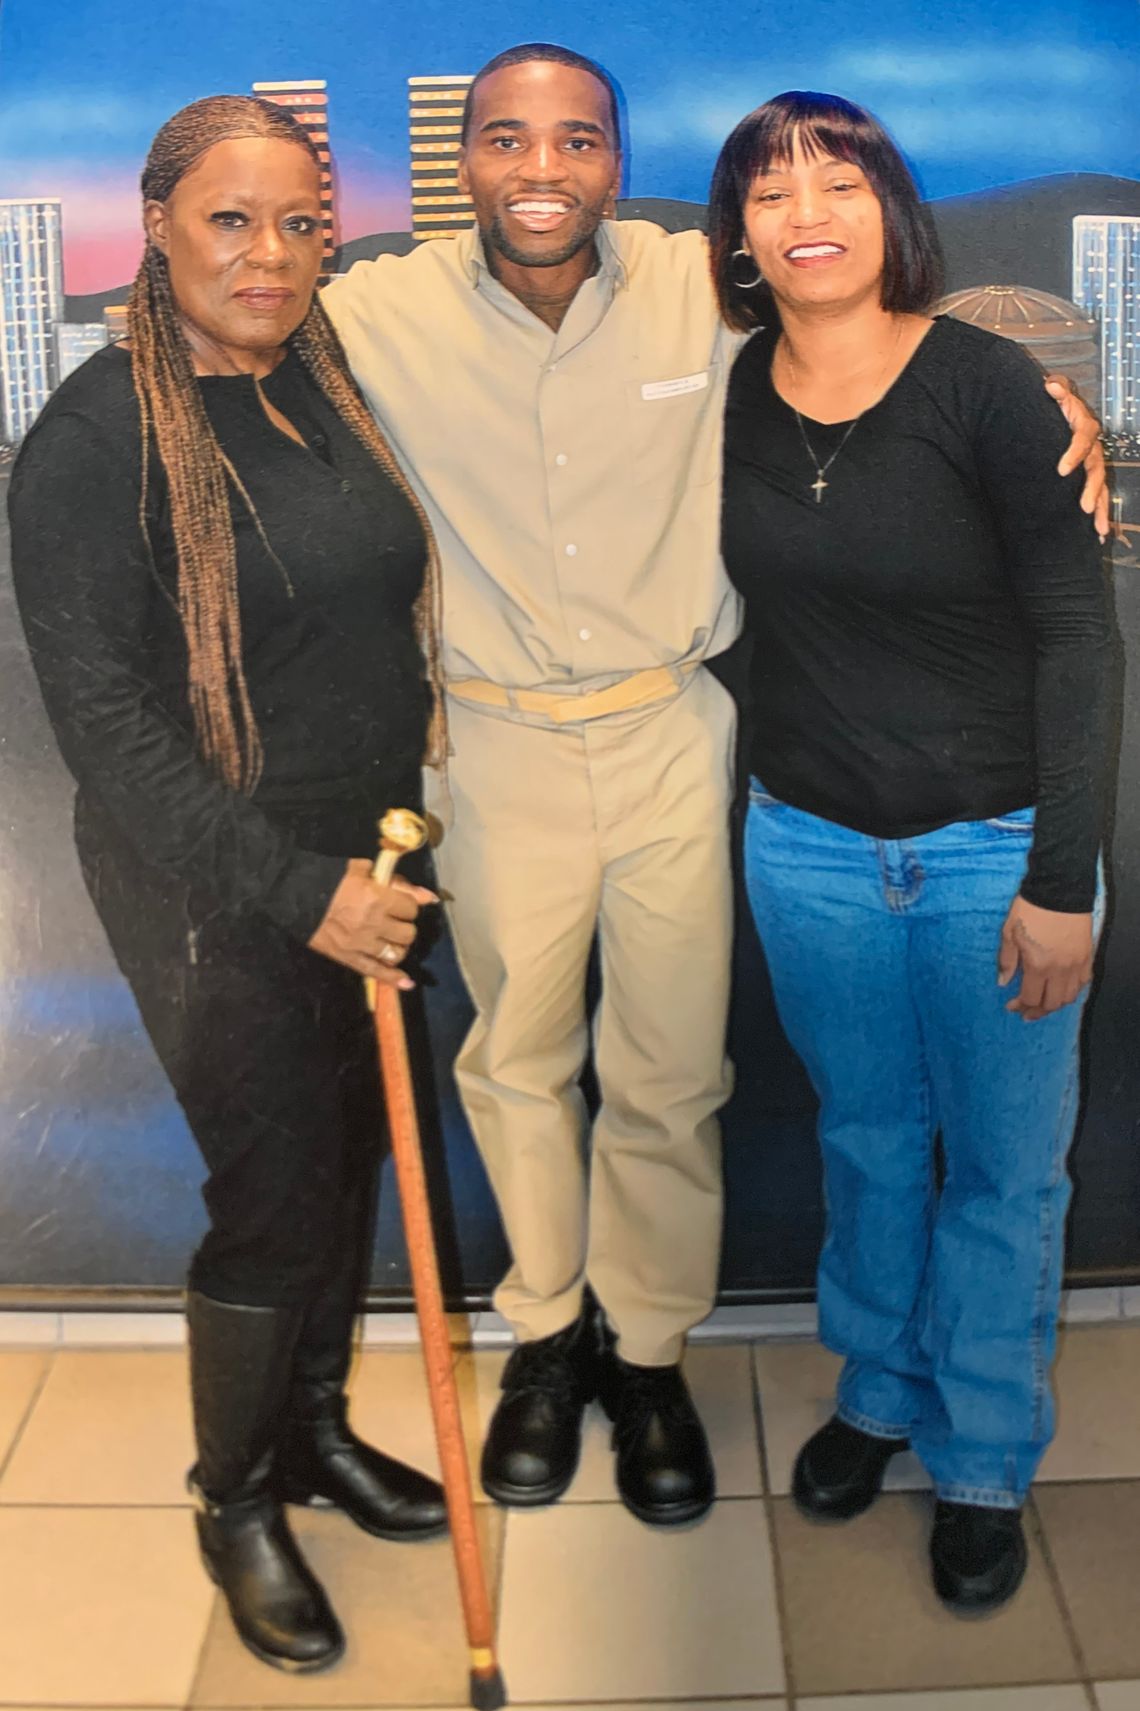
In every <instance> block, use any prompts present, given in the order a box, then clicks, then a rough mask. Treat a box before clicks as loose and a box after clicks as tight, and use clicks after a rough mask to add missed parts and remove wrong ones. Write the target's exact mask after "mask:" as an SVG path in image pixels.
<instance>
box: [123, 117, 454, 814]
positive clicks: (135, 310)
mask: <svg viewBox="0 0 1140 1711" xmlns="http://www.w3.org/2000/svg"><path fill="white" fill-rule="evenodd" d="M238 137H259V138H269V139H277V140H279V141H283V142H289V143H293V144H295V145H297V146H299V147H301V148H303V149H304V150H305V151H306V152H307V153H308V155H309V156H310V158H311V159H312V160H313V161H314V163H316V162H317V160H318V156H317V152H316V149H315V148H314V146H313V144H312V142H311V141H310V139H309V137H308V135H307V134H306V132H305V130H304V128H303V127H302V126H301V125H299V124H298V123H297V121H296V120H295V119H294V118H293V117H292V115H291V114H290V113H289V112H287V111H286V109H285V108H283V107H278V106H276V105H275V104H274V103H273V102H271V101H263V100H260V99H258V98H257V97H256V96H245V95H216V96H208V97H207V98H206V99H205V100H202V101H195V102H192V103H191V104H190V106H188V107H183V108H182V109H181V110H180V111H179V112H177V113H175V114H174V116H173V117H172V118H170V119H168V120H167V122H166V124H165V125H163V126H162V128H161V129H160V130H159V132H158V134H157V136H156V137H155V139H154V142H153V143H152V144H151V148H150V152H149V154H148V156H147V160H146V165H145V167H144V169H143V175H142V194H143V200H144V202H151V201H154V202H164V201H166V199H167V198H168V197H169V196H170V195H171V194H172V192H173V191H174V189H175V187H176V185H177V184H178V182H179V181H180V179H182V178H183V177H184V176H185V174H186V173H187V172H188V171H189V170H190V168H191V167H192V166H193V165H194V164H195V163H196V162H197V161H198V160H200V159H201V157H202V156H203V155H204V154H205V153H206V151H207V150H208V149H210V148H212V147H213V146H214V144H215V143H220V142H225V141H229V140H230V139H232V138H238ZM127 327H128V336H129V339H130V347H131V372H132V378H133V381H134V388H135V394H136V396H137V398H138V405H139V418H140V424H141V429H142V487H141V492H140V497H139V524H140V527H141V529H142V532H143V536H144V538H145V539H146V540H147V542H148V545H149V531H148V528H147V517H146V509H147V494H148V486H149V464H150V454H151V440H152V437H153V441H154V445H155V447H156V449H157V453H158V457H159V460H160V462H161V463H162V466H163V469H164V470H165V473H166V478H167V481H168V483H169V493H170V518H171V528H172V531H173V535H174V547H175V555H176V558H177V563H178V596H177V604H178V611H179V616H180V618H181V621H182V628H183V633H184V635H185V638H186V651H187V672H188V685H189V698H190V708H191V713H192V716H193V721H194V731H195V736H196V739H197V742H198V747H199V749H200V751H201V753H202V755H203V757H204V758H205V759H206V760H207V761H209V762H210V763H211V764H212V765H213V766H214V767H215V768H216V769H217V771H218V773H219V775H220V776H221V777H222V779H223V780H224V781H225V783H226V784H228V785H229V786H230V788H231V789H233V790H235V791H240V792H243V793H245V794H248V793H250V792H251V791H252V790H253V789H254V788H255V786H256V784H257V780H258V778H259V776H260V773H261V768H262V748H261V740H260V736H259V734H258V730H257V724H256V720H255V718H254V715H253V709H252V706H251V704H250V698H249V689H248V686H247V684H246V678H245V670H244V666H243V663H242V639H241V615H240V607H239V604H238V578H237V556H236V550H235V544H234V533H233V521H232V518H231V515H230V499H229V490H230V487H231V486H232V487H233V489H234V490H235V491H236V493H237V494H238V497H239V498H240V499H241V500H242V502H243V503H244V504H245V506H246V508H247V510H248V511H249V514H250V516H251V517H252V519H253V521H254V523H255V525H256V527H257V530H258V532H259V534H260V535H261V539H262V542H263V544H264V545H265V546H266V548H267V550H268V551H269V552H270V553H271V554H272V548H271V547H270V544H269V542H268V540H267V539H266V536H265V531H264V529H263V528H262V525H261V520H260V518H259V517H258V515H257V512H256V510H255V508H254V506H253V503H252V501H251V499H250V497H249V494H248V493H247V492H246V489H245V487H244V485H243V483H242V482H241V480H240V478H239V477H238V474H237V471H236V470H235V469H234V468H233V465H232V464H231V462H230V460H229V459H228V458H227V457H226V455H225V453H224V452H223V451H222V448H221V446H220V445H219V443H218V440H217V436H216V435H215V433H214V430H213V428H212V426H211V424H210V420H209V417H208V416H207V414H206V410H205V406H204V405H203V402H202V394H201V390H200V388H199V386H198V381H197V376H196V374H195V370H194V363H193V359H192V356H191V352H190V346H189V343H188V342H187V339H186V336H185V333H184V331H183V328H182V324H181V320H180V316H179V311H178V305H177V302H176V299H175V296H174V292H173V289H172V287H171V281H170V272H169V267H168V265H167V260H166V257H165V255H164V254H163V252H162V251H161V250H160V249H159V248H158V246H157V245H156V244H154V243H153V242H151V241H149V240H148V242H147V246H146V251H145V253H144V255H143V259H142V262H141V264H140V266H139V270H138V273H137V275H136V277H135V281H134V284H133V286H132V288H131V295H130V300H129V304H128V314H127ZM290 342H291V344H293V345H294V347H295V348H296V350H297V353H298V355H299V357H300V358H301V360H302V361H303V362H304V364H305V366H306V368H307V369H308V371H309V372H310V374H311V375H312V377H313V379H314V380H315V381H316V383H317V385H318V386H319V387H320V388H321V390H322V391H323V392H324V393H325V396H326V397H327V398H328V399H329V402H330V403H331V404H332V405H333V407H334V408H335V409H336V410H337V411H338V412H339V414H340V415H341V416H342V417H343V418H344V420H345V421H346V423H347V425H348V426H349V427H350V428H351V429H352V430H353V432H354V433H355V434H356V436H357V438H358V439H359V440H361V441H362V443H363V444H364V445H365V447H366V448H367V450H368V451H369V452H370V453H371V454H372V456H373V457H374V458H375V459H376V462H377V463H378V464H379V465H380V467H381V468H382V469H384V471H385V472H386V473H387V474H388V475H389V477H390V478H391V479H392V480H393V481H394V482H395V483H396V485H397V486H398V487H399V488H400V490H401V491H402V492H403V493H404V494H405V496H406V497H407V498H408V499H409V500H410V502H411V504H412V505H413V507H414V509H415V511H416V513H417V515H418V517H419V519H420V523H421V525H422V527H423V529H424V533H425V536H426V539H427V542H428V558H427V564H426V567H425V582H424V590H423V593H422V594H421V596H420V599H419V601H418V602H417V606H416V618H417V630H418V633H419V637H420V640H421V645H422V647H423V651H424V656H425V660H426V662H427V669H428V677H429V680H430V683H431V687H432V694H433V715H432V722H431V734H430V737H429V744H428V755H427V758H428V760H429V761H431V762H433V763H436V764H438V763H439V762H440V761H441V760H442V759H443V757H444V755H445V753H446V725H445V720H444V713H443V706H444V702H443V694H442V674H441V668H440V643H439V624H440V592H439V590H440V573H439V554H438V551H437V548H436V544H435V540H434V537H433V535H432V531H431V527H430V525H429V523H428V520H427V517H426V515H425V514H424V510H423V507H422V506H421V505H420V503H419V501H418V499H417V498H416V497H415V495H414V494H413V493H412V492H411V489H410V488H409V486H408V482H407V480H406V478H405V476H404V474H403V472H402V470H401V469H400V468H399V465H398V464H397V463H396V460H395V458H394V457H393V455H392V452H391V450H390V448H389V446H388V444H387V442H386V441H385V439H384V437H383V435H382V434H381V432H380V430H379V428H378V427H377V425H376V423H375V421H374V420H373V418H372V416H371V413H370V412H369V410H368V408H367V406H366V405H365V403H364V400H363V398H362V397H361V395H360V393H359V391H358V390H357V388H356V385H355V383H354V381H353V379H352V376H351V374H350V372H349V368H348V363H347V360H346V358H345V355H344V351H343V349H342V348H341V345H340V341H339V340H338V339H337V336H336V334H335V332H334V331H333V328H332V324H331V322H330V321H329V319H328V316H327V315H326V313H325V311H324V310H323V309H322V308H321V307H320V305H319V303H318V302H317V300H316V299H315V298H314V300H313V303H312V305H311V306H310V309H309V312H308V314H307V316H306V318H305V320H304V321H303V322H302V324H301V326H300V327H299V328H298V329H297V331H296V332H295V333H294V334H293V336H292V339H291V341H290ZM273 556H275V555H273Z"/></svg>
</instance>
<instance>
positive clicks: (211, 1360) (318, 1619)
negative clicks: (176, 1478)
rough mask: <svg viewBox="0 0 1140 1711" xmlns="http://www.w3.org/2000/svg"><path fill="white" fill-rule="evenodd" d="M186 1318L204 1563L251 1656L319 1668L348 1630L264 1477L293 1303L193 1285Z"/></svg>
mask: <svg viewBox="0 0 1140 1711" xmlns="http://www.w3.org/2000/svg"><path fill="white" fill-rule="evenodd" d="M186 1318H187V1324H188V1326H189V1332H190V1381H191V1392H192V1397H193V1403H194V1430H195V1435H196V1437H197V1442H198V1461H197V1464H196V1465H195V1467H193V1468H192V1469H191V1473H190V1488H191V1490H192V1491H193V1492H194V1494H195V1497H196V1499H197V1503H198V1513H197V1515H196V1516H195V1521H196V1524H197V1529H198V1544H199V1546H200V1548H201V1552H202V1560H203V1562H204V1563H205V1566H206V1572H207V1573H208V1574H209V1576H210V1578H211V1580H213V1581H214V1582H215V1583H216V1585H217V1586H219V1587H220V1588H221V1591H222V1593H223V1595H224V1596H225V1600H226V1603H227V1604H228V1605H229V1609H230V1615H231V1616H232V1618H233V1623H234V1627H235V1628H236V1629H237V1632H238V1636H239V1638H240V1639H241V1640H242V1641H243V1642H244V1644H245V1645H246V1646H248V1647H249V1650H250V1651H251V1652H253V1654H254V1656H255V1657H258V1658H260V1659H261V1660H262V1662H263V1663H268V1664H272V1665H274V1667H275V1668H277V1669H283V1670H292V1671H307V1670H317V1669H325V1668H327V1667H328V1665H330V1664H333V1663H335V1662H336V1661H337V1659H338V1658H339V1657H340V1656H341V1655H342V1653H343V1652H344V1635H343V1633H342V1632H341V1629H340V1624H339V1623H338V1621H337V1619H336V1617H335V1616H334V1615H333V1612H332V1609H331V1607H330V1605H329V1602H328V1599H327V1597H326V1596H325V1592H324V1588H323V1587H322V1586H321V1584H320V1582H319V1581H318V1580H317V1578H316V1576H315V1575H314V1574H313V1572H312V1570H311V1569H310V1568H309V1566H308V1564H307V1563H306V1562H305V1559H304V1558H303V1557H302V1555H301V1553H300V1551H299V1549H298V1548H297V1542H296V1540H295V1539H294V1537H293V1535H292V1533H291V1532H290V1530H289V1525H288V1522H287V1521H286V1519H285V1516H284V1513H283V1511H282V1508H281V1504H280V1501H279V1500H278V1498H277V1497H276V1495H275V1493H274V1491H273V1486H272V1482H271V1473H272V1467H273V1459H274V1454H275V1451H276V1447H277V1434H278V1431H279V1429H280V1423H281V1418H282V1414H283V1410H284V1405H285V1397H286V1394H287V1392H288V1386H289V1374H290V1369H291V1366H292V1360H293V1347H294V1344H295V1342H296V1339H297V1334H298V1331H299V1330H300V1326H301V1313H300V1311H299V1310H296V1309H285V1308H273V1307H235V1306H230V1305H228V1304H227V1303H225V1302H221V1301H213V1300H211V1299H210V1298H209V1297H208V1296H205V1295H198V1294H196V1293H193V1292H191V1293H190V1294H189V1295H188V1296H187V1301H186Z"/></svg>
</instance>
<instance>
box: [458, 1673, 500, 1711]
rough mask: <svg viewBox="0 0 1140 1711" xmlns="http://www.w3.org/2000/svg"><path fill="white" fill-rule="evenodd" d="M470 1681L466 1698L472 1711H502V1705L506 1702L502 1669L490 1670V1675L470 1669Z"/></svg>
mask: <svg viewBox="0 0 1140 1711" xmlns="http://www.w3.org/2000/svg"><path fill="white" fill-rule="evenodd" d="M470 1682H471V1689H470V1692H469V1694H468V1698H469V1699H470V1701H471V1704H472V1706H473V1707H474V1711H502V1707H503V1706H504V1705H506V1704H507V1703H508V1701H507V1689H506V1684H505V1682H504V1681H503V1672H502V1670H499V1669H496V1670H492V1672H491V1674H490V1675H483V1674H482V1673H479V1672H477V1671H475V1670H472V1671H471V1676H470Z"/></svg>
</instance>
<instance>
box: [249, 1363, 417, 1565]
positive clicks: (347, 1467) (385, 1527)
mask: <svg viewBox="0 0 1140 1711" xmlns="http://www.w3.org/2000/svg"><path fill="white" fill-rule="evenodd" d="M346 1412H347V1409H346V1403H345V1399H344V1397H343V1396H342V1395H341V1394H340V1393H339V1391H338V1393H337V1394H336V1395H335V1396H333V1397H330V1398H329V1400H328V1405H327V1407H326V1408H325V1410H324V1411H323V1412H315V1411H313V1412H307V1413H306V1414H305V1415H303V1416H298V1415H297V1414H293V1415H292V1416H291V1418H290V1419H289V1421H288V1423H287V1425H286V1427H285V1431H284V1433H283V1435H282V1440H281V1447H280V1450H279V1451H278V1456H277V1466H276V1470H275V1474H274V1484H275V1487H276V1490H277V1493H278V1495H279V1497H280V1498H281V1501H282V1502H283V1503H317V1504H320V1503H328V1504H331V1505H332V1506H333V1507H334V1508H336V1509H342V1510H343V1511H344V1513H345V1514H346V1515H347V1516H348V1517H349V1519H350V1520H352V1521H355V1522H356V1525H357V1526H358V1527H363V1529H364V1531H365V1532H366V1533H372V1534H373V1535H374V1536H375V1537H376V1538H378V1539H396V1540H400V1539H430V1538H434V1537H436V1535H438V1534H439V1533H444V1532H446V1531H447V1504H446V1502H445V1501H444V1496H443V1487H442V1486H441V1485H439V1484H437V1482H436V1481H435V1480H434V1479H429V1478H428V1476H427V1474H426V1473H419V1472H417V1471H416V1469H415V1468H413V1467H408V1466H407V1465H406V1463H404V1462H402V1461H397V1460H396V1459H395V1457H393V1456H388V1455H385V1454H384V1453H383V1452H382V1451H381V1450H375V1449H373V1448H372V1446H371V1445H370V1444H366V1443H363V1442H362V1441H361V1439H360V1438H358V1437H357V1436H356V1435H355V1433H354V1432H352V1431H351V1430H350V1429H349V1426H348V1421H347V1418H346Z"/></svg>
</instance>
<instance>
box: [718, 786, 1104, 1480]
mask: <svg viewBox="0 0 1140 1711" xmlns="http://www.w3.org/2000/svg"><path fill="white" fill-rule="evenodd" d="M1032 835H1033V810H1032V809H1031V808H1024V809H1018V810H1017V811H1015V812H1012V813H1009V814H1006V815H1003V816H1002V817H1001V818H1000V819H994V820H972V821H961V822H958V823H956V824H954V825H949V826H942V827H940V828H939V829H938V830H937V831H935V832H927V833H925V834H923V835H922V836H920V837H915V838H908V839H901V840H883V839H878V838H872V837H867V836H865V835H864V834H863V833H861V832H854V831H850V830H849V829H847V828H846V827H844V826H839V825H835V824H833V823H832V822H830V821H827V820H821V819H818V818H817V817H816V816H815V815H812V814H806V813H803V812H802V811H801V810H799V809H797V808H792V807H790V806H788V804H786V803H783V802H779V801H777V800H775V799H774V798H773V797H772V796H770V795H768V794H767V793H766V792H765V790H764V789H763V787H762V786H761V785H759V784H758V783H756V781H755V780H754V781H753V787H752V792H751V801H750V804H749V811H748V819H747V823H746V828H745V876H746V881H747V886H748V896H749V901H750V903H751V905H752V912H753V915H754V917H755V920H756V926H757V929H758V931H759V934H760V938H761V940H762V942H763V945H764V950H765V953H766V955H767V959H768V965H769V969H770V971H771V976H772V984H773V988H774V991H775V996H776V1005H777V1008H778V1010H779V1014H780V1019H781V1021H782V1023H783V1025H784V1028H785V1031H786V1032H787V1035H788V1038H789V1040H790V1041H791V1043H792V1045H793V1046H794V1047H795V1049H796V1050H797V1051H798V1052H799V1054H800V1056H801V1057H802V1059H803V1061H804V1064H805V1066H806V1068H807V1070H808V1073H809V1075H810V1076H811V1079H812V1082H813V1083H814V1086H815V1090H816V1092H817V1093H818V1095H819V1100H820V1116H819V1136H820V1145H821V1148H822V1152H823V1165H824V1185H825V1194H826V1201H827V1226H828V1227H827V1236H826V1240H825V1243H824V1248H823V1253H822V1256H821V1258H820V1265H819V1313H820V1335H821V1337H822V1340H823V1342H824V1343H825V1344H826V1345H827V1347H828V1348H830V1349H833V1350H834V1351H835V1352H836V1353H837V1354H840V1355H842V1356H843V1357H844V1366H843V1371H842V1375H841V1377H840V1381H839V1393H838V1413H839V1415H840V1418H841V1419H843V1420H846V1421H847V1422H848V1423H849V1424H850V1425H852V1426H857V1427H859V1428H860V1429H861V1430H862V1431H865V1432H871V1433H874V1434H875V1435H877V1436H879V1437H885V1438H903V1437H909V1438H910V1441H911V1444H912V1447H913V1448H914V1450H915V1452H916V1453H917V1455H918V1456H919V1457H920V1459H921V1461H922V1462H923V1464H924V1466H925V1467H926V1469H927V1471H928V1473H929V1474H930V1476H931V1479H932V1480H933V1482H934V1485H935V1489H936V1490H937V1493H938V1495H939V1496H940V1497H942V1498H945V1499H948V1500H950V1501H953V1502H958V1503H975V1504H981V1505H984V1506H987V1507H991V1508H999V1509H1006V1508H1016V1507H1017V1506H1019V1505H1020V1504H1021V1502H1022V1500H1023V1499H1024V1497H1025V1494H1026V1491H1027V1490H1028V1487H1029V1484H1030V1481H1031V1480H1032V1478H1033V1475H1034V1473H1035V1471H1036V1469H1037V1465H1038V1463H1039V1461H1040V1459H1041V1456H1042V1455H1043V1453H1044V1451H1045V1448H1046V1446H1047V1445H1048V1443H1049V1441H1050V1439H1051V1437H1052V1434H1053V1396H1052V1390H1051V1386H1050V1378H1049V1369H1050V1364H1051V1361H1052V1356H1053V1348H1054V1342H1055V1335H1056V1321H1057V1306H1058V1301H1059V1297H1060V1287H1061V1265H1062V1252H1063V1245H1064V1226H1065V1211H1066V1208H1067V1206H1068V1202H1069V1193H1070V1187H1069V1177H1068V1172H1067V1170H1066V1156H1067V1153H1068V1150H1069V1145H1070V1142H1071V1140H1072V1135H1073V1125H1074V1122H1075V1119H1076V1111H1077V1099H1078V1057H1079V1033H1080V1023H1081V1010H1082V1008H1083V1005H1082V1002H1081V1001H1079V1000H1078V1002H1076V1003H1074V1004H1070V1005H1069V1006H1067V1007H1066V1008H1065V1009H1063V1010H1059V1011H1057V1012H1055V1013H1054V1014H1053V1015H1051V1016H1047V1017H1045V1018H1043V1019H1042V1020H1041V1021H1038V1022H1023V1021H1022V1020H1021V1018H1020V1016H1016V1015H1010V1014H1009V1013H1008V1012H1007V1011H1006V1008H1005V1006H1006V1004H1007V1003H1008V1002H1009V1000H1010V998H1011V997H1013V995H1014V994H1015V992H1016V991H1017V983H1016V981H1015V982H1014V984H1013V985H1012V986H1010V987H1006V988H1002V987H999V986H998V985H997V952H998V941H999V936H1000V933H1001V928H1002V923H1003V922H1004V920H1005V917H1006V913H1007V911H1008V909H1009V906H1010V903H1011V902H1012V900H1013V897H1014V895H1015V893H1016V892H1017V889H1018V886H1019V884H1020V882H1021V879H1022V876H1023V874H1024V871H1025V864H1026V857H1027V855H1028V852H1029V846H1030V842H1031V839H1032ZM939 1131H940V1132H941V1136H942V1145H943V1153H944V1159H945V1178H944V1182H943V1185H942V1189H941V1192H939V1191H938V1189H937V1186H936V1182H935V1160H934V1138H935V1134H936V1133H937V1132H939Z"/></svg>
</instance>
